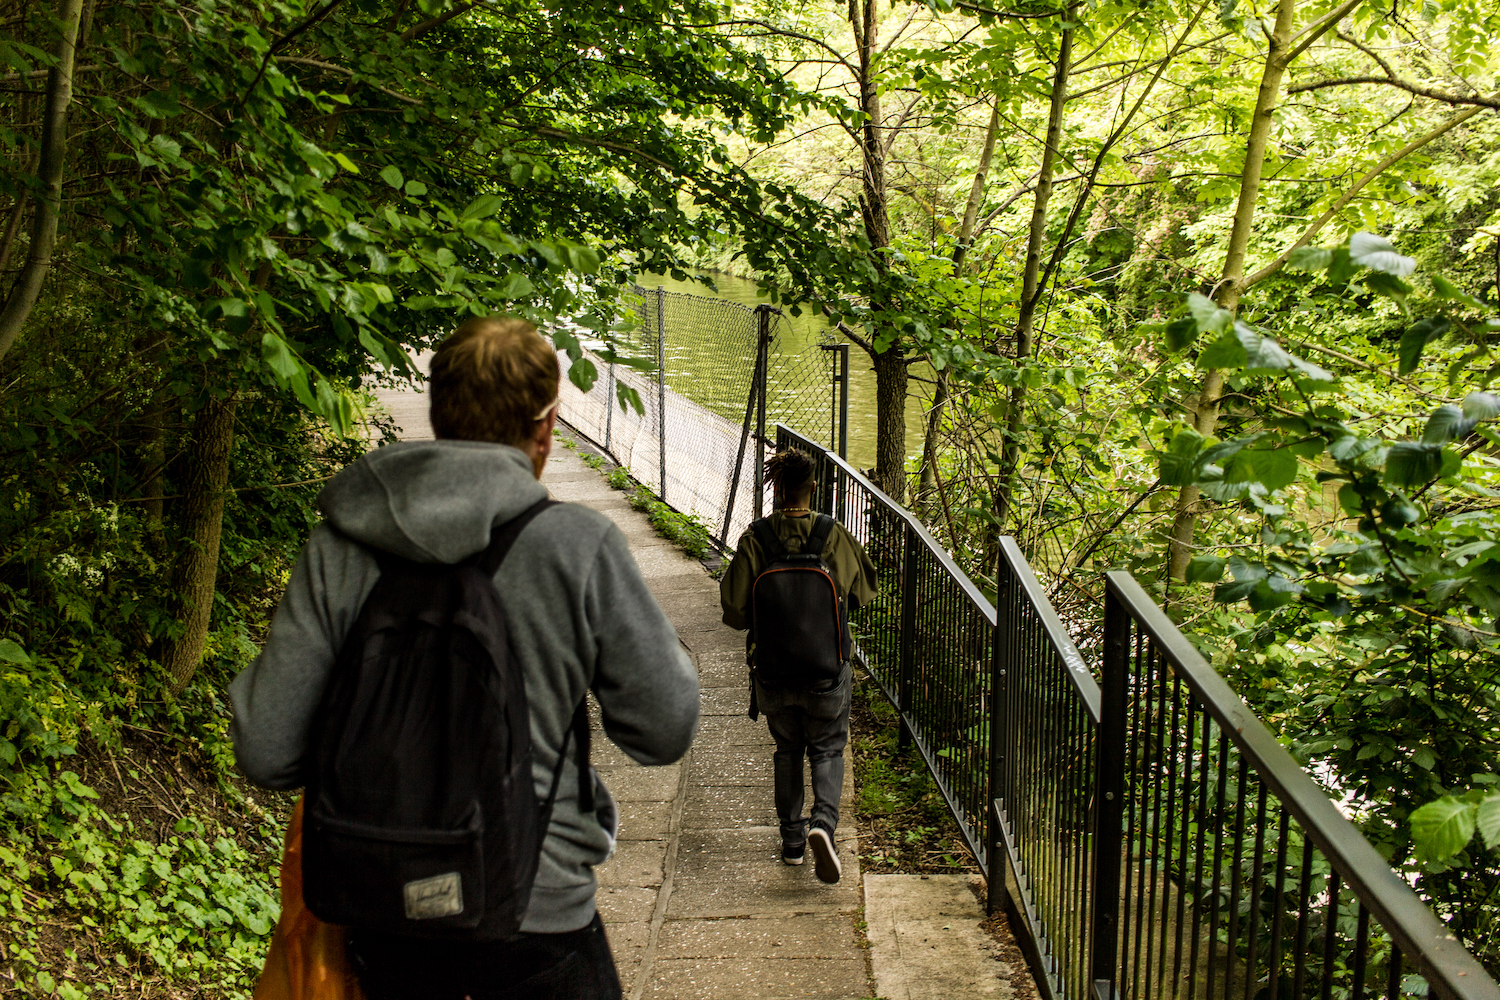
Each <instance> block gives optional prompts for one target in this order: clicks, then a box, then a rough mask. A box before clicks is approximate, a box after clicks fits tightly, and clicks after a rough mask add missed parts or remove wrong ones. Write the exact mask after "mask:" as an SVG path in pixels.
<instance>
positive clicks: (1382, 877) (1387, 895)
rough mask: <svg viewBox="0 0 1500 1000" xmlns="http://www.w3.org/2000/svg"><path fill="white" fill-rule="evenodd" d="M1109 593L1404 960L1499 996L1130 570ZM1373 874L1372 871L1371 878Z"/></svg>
mask: <svg viewBox="0 0 1500 1000" xmlns="http://www.w3.org/2000/svg"><path fill="white" fill-rule="evenodd" d="M1104 578H1105V582H1106V588H1107V590H1108V593H1109V594H1110V595H1111V596H1113V597H1114V598H1115V599H1116V600H1118V601H1119V602H1120V603H1121V604H1122V605H1123V606H1124V608H1125V609H1126V610H1127V611H1128V612H1129V613H1130V615H1131V617H1133V618H1134V619H1135V621H1136V623H1137V624H1138V625H1139V626H1140V627H1141V628H1142V629H1143V630H1145V631H1146V633H1147V634H1149V635H1150V636H1151V638H1152V639H1154V640H1155V641H1156V644H1157V648H1158V649H1159V650H1160V651H1161V652H1162V654H1163V655H1164V656H1165V657H1166V658H1167V660H1168V661H1169V662H1170V663H1171V664H1172V667H1173V668H1174V669H1175V671H1176V672H1177V674H1178V676H1180V677H1182V678H1183V680H1185V681H1186V682H1187V683H1188V685H1189V687H1190V688H1191V689H1192V691H1193V694H1195V695H1196V696H1197V697H1198V699H1199V700H1200V701H1201V702H1202V704H1203V706H1204V707H1205V708H1206V709H1207V710H1208V711H1209V712H1210V713H1211V714H1212V715H1213V717H1214V719H1215V720H1216V721H1217V722H1218V723H1219V725H1220V726H1221V727H1222V728H1223V730H1224V732H1226V733H1227V734H1228V735H1229V738H1230V739H1231V740H1232V741H1233V742H1234V743H1235V744H1236V745H1238V746H1239V748H1240V750H1241V752H1243V753H1245V754H1247V755H1249V756H1250V757H1251V758H1253V759H1254V760H1255V762H1256V763H1257V765H1258V766H1257V771H1258V772H1259V774H1260V777H1261V778H1262V780H1264V781H1265V782H1266V783H1267V784H1268V785H1269V786H1270V787H1271V788H1272V789H1273V790H1274V791H1275V793H1276V795H1277V797H1278V798H1279V799H1280V800H1281V803H1282V804H1283V805H1284V806H1285V807H1286V808H1287V809H1288V811H1289V812H1291V813H1292V814H1293V815H1295V816H1296V818H1297V821H1298V822H1299V823H1300V824H1301V825H1302V828H1303V830H1304V832H1306V833H1307V834H1309V835H1310V836H1311V837H1312V838H1313V840H1314V842H1315V843H1316V844H1317V846H1318V849H1319V850H1321V851H1322V852H1323V855H1324V856H1325V857H1326V858H1328V860H1329V862H1330V863H1332V864H1333V865H1334V866H1336V867H1337V869H1338V871H1339V874H1340V875H1341V876H1342V878H1343V879H1344V881H1345V883H1346V884H1347V885H1348V886H1350V888H1352V889H1353V890H1354V891H1355V893H1356V894H1357V895H1358V896H1359V899H1360V901H1361V902H1363V903H1364V904H1365V906H1366V907H1367V908H1368V909H1369V910H1370V912H1371V913H1372V914H1373V915H1374V916H1375V917H1377V918H1378V919H1379V921H1380V924H1381V926H1383V927H1384V928H1385V931H1386V932H1387V933H1388V934H1390V935H1391V936H1392V937H1394V938H1396V942H1397V944H1398V945H1399V946H1400V947H1401V949H1402V951H1403V952H1405V953H1406V955H1407V956H1408V957H1410V958H1414V959H1417V960H1418V961H1420V963H1421V966H1422V968H1421V972H1422V974H1423V975H1424V976H1425V977H1426V978H1427V979H1428V981H1429V982H1430V983H1433V984H1436V985H1438V986H1440V987H1441V988H1443V989H1444V990H1445V991H1446V992H1447V993H1448V994H1449V995H1450V996H1452V997H1455V998H1460V1000H1500V985H1497V984H1496V983H1495V981H1494V980H1493V979H1491V978H1490V977H1489V973H1488V972H1486V971H1485V968H1484V966H1482V965H1481V964H1480V963H1479V962H1478V961H1477V960H1476V959H1475V958H1474V957H1473V956H1472V955H1470V954H1469V952H1468V951H1467V950H1466V949H1465V948H1464V946H1463V945H1462V944H1461V943H1460V942H1459V940H1458V938H1457V937H1456V936H1455V935H1454V934H1453V933H1452V932H1451V931H1449V930H1448V929H1447V928H1446V927H1444V926H1443V924H1442V922H1441V921H1439V920H1438V918H1437V917H1436V916H1434V915H1433V913H1432V911H1431V910H1430V909H1428V907H1427V905H1426V904H1425V903H1423V902H1422V900H1421V898H1420V897H1418V896H1417V894H1416V893H1415V892H1414V891H1413V890H1412V888H1411V887H1410V886H1409V885H1407V884H1406V883H1405V882H1403V881H1402V880H1401V878H1400V876H1398V875H1397V874H1396V873H1395V872H1394V871H1392V869H1391V867H1390V863H1389V862H1387V861H1386V860H1385V859H1384V858H1382V857H1381V856H1380V855H1379V854H1378V853H1377V852H1376V851H1375V848H1373V847H1371V846H1370V843H1369V841H1367V840H1366V839H1365V837H1364V835H1363V834H1361V833H1360V832H1359V830H1358V829H1357V828H1356V827H1355V826H1354V824H1353V823H1351V822H1349V820H1348V819H1347V818H1345V817H1344V815H1343V814H1342V813H1340V812H1339V811H1338V809H1337V808H1336V807H1335V806H1334V804H1333V801H1332V800H1331V799H1330V798H1329V797H1328V793H1327V792H1325V791H1324V790H1323V789H1321V788H1319V787H1318V785H1317V783H1316V782H1314V781H1313V780H1312V778H1311V777H1310V776H1309V775H1308V774H1307V772H1306V771H1305V770H1303V768H1302V766H1301V765H1299V764H1298V763H1297V762H1296V760H1294V759H1293V758H1292V755H1291V754H1290V753H1288V752H1287V751H1286V748H1285V747H1283V746H1282V745H1281V743H1280V742H1278V741H1277V739H1276V737H1274V736H1273V735H1271V732H1270V730H1268V729H1267V728H1266V727H1265V724H1264V723H1262V722H1261V721H1260V719H1259V718H1257V717H1256V716H1255V714H1254V713H1253V712H1251V711H1250V709H1249V707H1248V706H1247V705H1246V704H1245V702H1244V701H1243V699H1241V698H1240V697H1239V695H1237V694H1235V693H1234V690H1233V689H1232V688H1231V687H1230V686H1229V685H1228V684H1227V683H1226V682H1225V681H1224V679H1223V678H1222V677H1220V676H1219V675H1218V673H1217V672H1215V671H1214V669H1213V668H1212V667H1210V666H1209V665H1208V663H1207V662H1206V661H1205V660H1204V659H1203V656H1202V655H1201V654H1200V653H1199V652H1198V650H1197V649H1195V648H1194V647H1193V645H1192V643H1190V642H1188V640H1187V638H1186V637H1185V636H1184V635H1183V634H1182V632H1181V631H1179V630H1178V628H1177V626H1176V625H1175V624H1174V623H1173V622H1172V620H1171V619H1170V618H1168V617H1167V615H1166V613H1165V612H1164V611H1162V610H1161V609H1160V608H1159V607H1157V606H1156V603H1155V602H1154V601H1152V600H1151V598H1150V597H1149V596H1148V595H1147V594H1146V592H1145V591H1144V590H1143V589H1141V585H1140V584H1139V583H1137V582H1136V581H1135V579H1134V578H1132V577H1131V576H1130V574H1129V573H1124V572H1121V571H1118V570H1117V571H1114V572H1109V573H1105V574H1104ZM1371 875H1373V876H1374V877H1373V878H1372V877H1370V876H1371Z"/></svg>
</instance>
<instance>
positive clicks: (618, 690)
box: [586, 528, 698, 764]
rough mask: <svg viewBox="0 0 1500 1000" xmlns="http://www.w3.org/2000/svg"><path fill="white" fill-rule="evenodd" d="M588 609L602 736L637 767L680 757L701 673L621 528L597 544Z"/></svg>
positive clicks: (693, 719) (692, 727) (689, 736)
mask: <svg viewBox="0 0 1500 1000" xmlns="http://www.w3.org/2000/svg"><path fill="white" fill-rule="evenodd" d="M586 610H587V615H588V620H589V623H590V625H591V627H592V631H593V633H594V637H595V641H596V643H597V648H598V655H597V658H596V660H595V670H594V694H595V696H596V697H597V698H598V699H599V708H600V712H601V715H602V717H603V722H604V731H605V733H606V734H607V735H608V736H609V738H610V739H611V740H612V741H614V743H615V745H617V746H618V747H619V748H620V749H622V750H624V751H625V752H626V753H627V754H629V755H630V756H631V757H633V758H634V759H635V760H638V761H640V762H641V763H642V764H670V763H672V762H673V761H675V760H677V759H679V758H680V757H681V756H682V755H683V754H685V753H687V750H688V747H690V746H691V745H692V743H693V735H694V734H695V733H696V732H697V729H698V672H697V670H696V669H695V668H694V667H693V662H692V660H691V659H690V658H689V657H688V655H687V653H686V651H684V650H683V648H682V643H681V642H680V641H679V640H678V638H677V630H676V629H674V628H673V627H672V623H671V622H670V621H668V620H667V616H666V615H665V614H664V613H663V612H662V610H661V607H660V606H659V605H658V604H657V603H656V599H655V598H654V597H652V595H651V591H650V589H648V588H647V586H646V581H645V580H644V579H642V578H641V571H640V569H639V568H638V567H637V566H636V564H635V559H634V558H632V557H631V555H630V546H629V543H628V542H626V540H625V536H624V535H623V534H622V533H621V532H620V531H619V529H618V528H613V529H611V530H610V531H609V532H608V534H607V535H606V536H605V539H604V541H603V543H602V544H601V545H600V547H599V552H598V555H597V556H596V558H595V562H594V567H593V570H592V572H591V573H590V576H589V582H588V590H587V598H586Z"/></svg>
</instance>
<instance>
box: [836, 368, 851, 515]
mask: <svg viewBox="0 0 1500 1000" xmlns="http://www.w3.org/2000/svg"><path fill="white" fill-rule="evenodd" d="M838 449H839V458H842V459H844V460H846V461H847V460H848V458H849V345H848V344H840V345H839V436H838ZM839 516H840V517H842V516H843V508H842V506H840V510H839Z"/></svg>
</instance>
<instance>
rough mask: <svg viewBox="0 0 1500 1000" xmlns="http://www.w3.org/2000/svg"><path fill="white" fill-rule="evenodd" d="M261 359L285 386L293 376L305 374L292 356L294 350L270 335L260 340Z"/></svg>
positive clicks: (278, 338) (272, 334)
mask: <svg viewBox="0 0 1500 1000" xmlns="http://www.w3.org/2000/svg"><path fill="white" fill-rule="evenodd" d="M260 350H261V357H263V358H264V359H265V362H266V364H267V365H268V366H269V367H270V369H271V372H272V374H274V375H275V376H276V378H277V379H278V380H279V381H280V382H281V383H282V384H283V385H285V384H286V383H287V381H288V380H290V379H291V378H292V377H293V376H296V375H299V374H304V372H303V369H302V365H300V364H299V363H298V362H297V358H296V356H295V355H293V354H292V349H291V348H290V347H288V346H287V345H286V341H284V340H282V339H281V338H280V337H278V336H276V334H274V333H268V334H266V335H265V336H264V337H262V338H261V339H260Z"/></svg>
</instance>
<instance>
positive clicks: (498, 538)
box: [476, 497, 561, 576]
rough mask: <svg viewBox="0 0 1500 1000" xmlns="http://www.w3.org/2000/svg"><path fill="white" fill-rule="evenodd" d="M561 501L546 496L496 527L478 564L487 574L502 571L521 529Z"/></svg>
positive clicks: (490, 574) (491, 574) (492, 574)
mask: <svg viewBox="0 0 1500 1000" xmlns="http://www.w3.org/2000/svg"><path fill="white" fill-rule="evenodd" d="M560 502H561V501H558V500H553V499H552V498H551V497H544V498H543V499H541V500H538V501H537V502H536V503H534V504H532V505H531V506H530V507H527V508H526V509H525V510H523V511H521V513H519V514H517V515H516V516H515V517H513V518H511V519H510V520H509V521H506V522H505V523H504V524H502V525H500V526H499V527H498V528H495V529H494V530H493V531H492V532H491V533H490V544H489V548H487V549H485V550H484V552H483V553H481V554H480V556H479V559H478V561H477V562H476V565H477V566H478V567H479V568H480V569H482V570H483V571H484V572H485V574H486V575H488V576H494V575H495V574H496V573H498V572H499V571H500V564H501V563H503V562H505V557H506V556H507V555H509V554H510V547H511V546H512V545H514V544H515V541H516V537H517V536H518V535H520V534H521V530H522V529H523V528H525V527H526V526H527V525H528V524H530V523H531V519H532V518H534V517H536V516H537V515H538V514H540V513H541V512H542V511H544V510H546V509H547V508H548V507H554V506H556V505H557V504H558V503H560Z"/></svg>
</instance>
